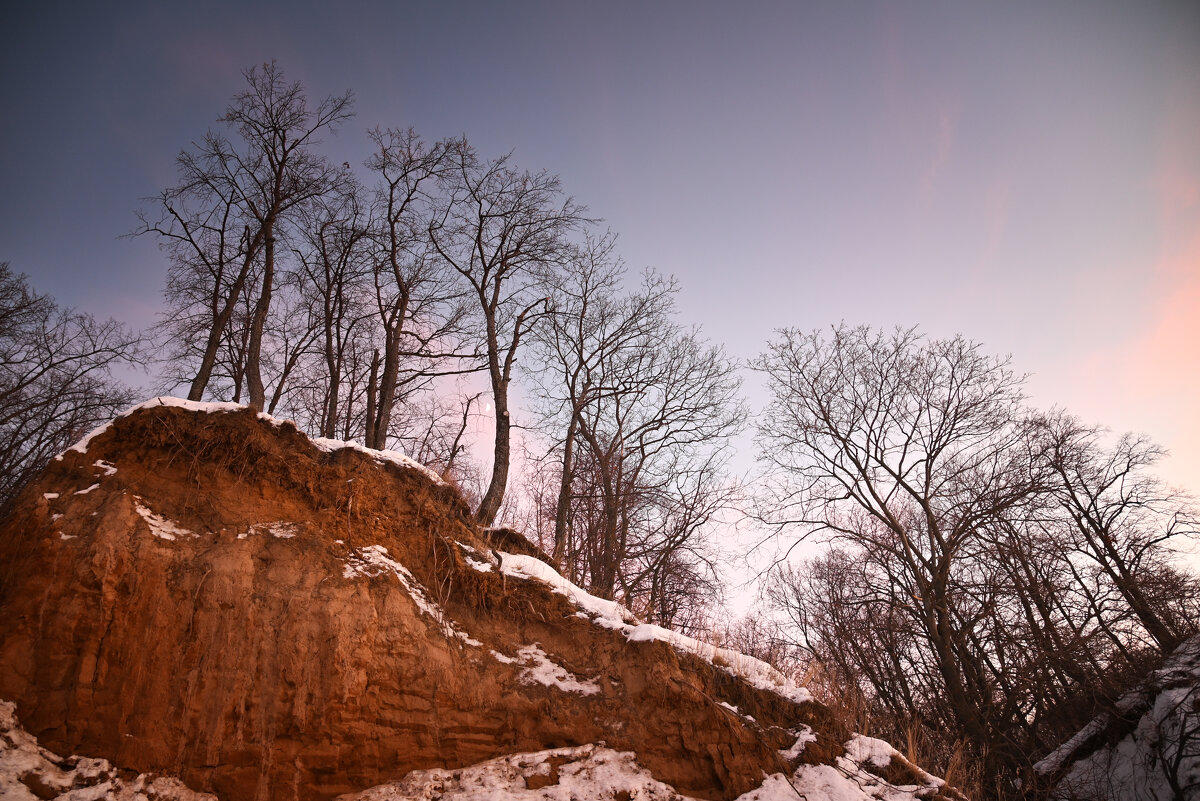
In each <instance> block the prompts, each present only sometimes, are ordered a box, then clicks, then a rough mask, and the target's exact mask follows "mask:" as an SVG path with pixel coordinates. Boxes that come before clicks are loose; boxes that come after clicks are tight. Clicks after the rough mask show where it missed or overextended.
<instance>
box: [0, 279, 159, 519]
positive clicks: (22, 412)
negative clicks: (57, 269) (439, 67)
mask: <svg viewBox="0 0 1200 801" xmlns="http://www.w3.org/2000/svg"><path fill="white" fill-rule="evenodd" d="M140 348H141V340H140V339H139V338H137V337H135V336H134V335H133V334H131V333H130V332H129V331H127V330H126V329H125V328H124V327H123V326H121V325H120V324H119V323H116V322H114V321H113V320H107V321H104V322H99V321H97V320H95V319H93V318H92V317H90V316H88V315H86V314H81V313H78V312H75V311H72V310H70V309H62V308H59V306H58V304H56V303H55V302H54V300H53V299H52V298H50V297H49V296H47V295H39V294H37V293H36V292H34V291H33V290H32V289H31V288H30V287H29V284H28V281H27V280H26V277H25V276H24V275H20V274H14V273H13V272H12V271H11V270H10V269H9V266H8V264H7V263H0V510H3V509H4V508H5V507H6V506H7V505H8V504H9V502H11V500H12V499H13V497H14V496H15V495H16V494H17V493H18V492H19V491H20V490H21V488H22V487H24V486H25V484H26V483H27V482H28V481H29V480H30V479H31V478H32V477H33V476H34V475H35V474H36V473H37V471H38V470H40V469H41V468H42V467H43V466H44V465H45V464H46V462H47V461H49V459H50V458H51V457H52V456H54V454H56V453H58V452H59V451H61V450H63V449H64V448H66V447H67V446H68V445H70V444H71V442H72V441H73V440H74V439H76V438H78V437H80V436H82V435H83V434H86V433H87V432H88V430H90V429H91V428H93V427H94V426H96V425H98V424H99V423H101V422H103V421H104V420H107V419H108V418H110V417H112V416H113V415H114V414H116V413H117V412H118V411H119V410H120V409H121V408H123V407H126V406H128V405H130V404H131V403H132V402H133V393H132V392H131V391H130V390H129V389H127V388H126V387H124V386H122V385H121V384H120V383H118V382H117V381H116V380H114V379H113V377H112V375H111V372H110V371H111V369H112V368H113V367H116V366H118V365H122V364H125V365H132V364H140V363H141V353H140Z"/></svg>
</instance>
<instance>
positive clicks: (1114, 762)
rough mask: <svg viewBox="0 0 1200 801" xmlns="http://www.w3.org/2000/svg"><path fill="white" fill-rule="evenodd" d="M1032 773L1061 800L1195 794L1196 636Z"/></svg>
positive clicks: (1198, 751) (1199, 679) (1199, 739)
mask: <svg viewBox="0 0 1200 801" xmlns="http://www.w3.org/2000/svg"><path fill="white" fill-rule="evenodd" d="M1034 770H1035V771H1036V772H1037V773H1038V774H1040V775H1041V777H1042V778H1043V780H1044V781H1046V782H1047V783H1048V785H1049V789H1048V791H1047V792H1048V795H1049V797H1050V798H1052V799H1062V800H1063V801H1070V799H1081V798H1082V799H1093V800H1094V801H1120V799H1124V798H1139V799H1145V801H1173V799H1189V798H1196V797H1198V796H1200V636H1196V637H1192V638H1191V639H1189V640H1186V641H1185V642H1184V643H1182V644H1181V645H1180V646H1179V647H1178V648H1176V649H1175V651H1174V652H1173V653H1172V654H1171V655H1170V656H1169V657H1167V659H1166V660H1165V661H1164V662H1163V664H1162V666H1161V667H1159V668H1158V669H1157V670H1154V671H1152V672H1151V673H1150V675H1149V676H1147V677H1146V678H1145V679H1144V680H1143V681H1142V682H1140V683H1139V684H1138V685H1137V686H1136V687H1134V688H1132V689H1131V690H1130V691H1129V692H1127V693H1125V694H1124V695H1122V696H1121V697H1120V698H1118V699H1117V701H1116V703H1115V704H1113V707H1112V709H1111V710H1108V711H1105V712H1103V713H1101V714H1100V715H1098V716H1097V717H1096V718H1095V719H1093V720H1092V721H1091V722H1090V723H1089V724H1088V725H1087V726H1085V727H1084V728H1083V729H1081V730H1080V731H1079V733H1078V734H1076V735H1075V736H1074V737H1072V738H1071V739H1070V740H1068V741H1067V742H1065V743H1063V745H1062V746H1061V747H1059V748H1058V749H1056V750H1055V751H1054V752H1053V753H1051V754H1049V755H1048V756H1047V757H1046V758H1045V759H1043V760H1041V761H1040V762H1038V763H1037V764H1036V765H1035V766H1034Z"/></svg>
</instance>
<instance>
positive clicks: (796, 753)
mask: <svg viewBox="0 0 1200 801" xmlns="http://www.w3.org/2000/svg"><path fill="white" fill-rule="evenodd" d="M788 733H789V734H791V735H793V736H794V737H795V738H796V742H794V743H792V746H791V748H787V749H784V750H782V751H780V752H779V755H780V756H781V757H783V758H784V759H785V760H787V761H788V762H791V761H792V760H793V759H799V758H800V755H801V754H802V753H804V747H805V746H806V745H808V744H809V743H815V742H816V741H817V733H816V732H815V731H813V730H812V728H811V727H810V726H806V725H804V724H800V728H799V729H793V730H792V731H790V732H788Z"/></svg>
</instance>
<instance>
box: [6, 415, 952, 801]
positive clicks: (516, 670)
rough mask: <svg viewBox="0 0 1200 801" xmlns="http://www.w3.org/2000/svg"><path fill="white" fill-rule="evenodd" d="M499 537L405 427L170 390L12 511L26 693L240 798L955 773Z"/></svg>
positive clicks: (812, 783)
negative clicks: (373, 431)
mask: <svg viewBox="0 0 1200 801" xmlns="http://www.w3.org/2000/svg"><path fill="white" fill-rule="evenodd" d="M485 537H486V534H485V533H483V532H479V531H478V530H476V529H475V528H474V527H473V526H472V524H471V521H470V516H469V513H468V509H467V508H466V507H465V505H464V504H463V502H462V500H461V499H460V498H459V496H458V495H457V493H456V492H455V490H454V489H453V488H451V487H450V486H447V485H445V484H444V483H442V482H441V481H440V480H439V479H438V477H437V476H436V475H434V474H433V473H431V472H430V471H428V470H427V469H425V468H423V467H421V466H420V465H417V464H415V463H413V462H411V461H410V460H407V459H405V458H404V457H402V456H400V455H399V454H395V453H390V452H375V451H367V450H365V449H363V448H361V447H358V446H355V445H353V444H348V443H342V442H333V441H328V440H310V439H309V438H307V437H306V436H304V435H303V434H302V433H300V432H299V431H298V430H296V428H295V427H294V426H293V425H292V424H290V423H287V422H282V421H278V420H273V419H271V418H269V417H266V416H265V415H256V414H254V413H253V412H251V411H248V410H246V409H244V408H242V407H238V406H235V405H233V404H194V403H187V402H183V401H178V400H174V399H156V400H154V401H151V402H148V403H147V404H143V405H142V406H141V407H139V408H137V409H135V410H132V411H131V412H129V413H127V414H125V415H123V416H121V417H120V418H118V419H117V420H115V421H114V422H113V423H111V424H110V425H108V426H106V427H104V428H102V429H101V430H99V431H97V432H95V433H93V434H92V435H90V436H89V437H88V438H86V439H85V440H84V441H82V442H80V443H79V444H78V445H76V446H75V447H74V448H72V449H71V450H69V451H67V452H66V453H64V454H63V455H62V456H60V457H59V458H58V459H57V460H56V461H54V462H53V463H52V464H51V465H50V466H49V467H48V468H47V470H46V471H45V472H44V473H43V474H42V475H41V477H40V478H39V479H38V480H36V481H35V482H34V483H33V485H31V486H30V487H29V488H28V489H27V490H26V492H25V493H24V494H23V496H22V498H21V499H20V501H19V503H18V504H17V506H16V507H15V509H14V511H13V514H11V515H10V516H9V519H8V520H6V521H5V522H4V524H3V527H2V528H0V565H2V566H3V567H2V568H0V699H4V700H7V701H11V702H15V704H16V715H17V716H18V717H19V719H20V721H21V724H22V725H23V726H24V730H27V731H28V735H29V736H32V737H36V738H37V740H38V742H39V743H40V744H41V746H43V747H44V749H49V750H48V751H46V752H45V753H47V754H49V753H50V752H55V753H58V754H84V755H87V756H88V757H94V758H101V759H104V760H108V761H109V762H111V763H112V764H113V765H116V766H119V768H120V769H121V770H123V771H133V772H134V773H142V774H154V775H159V776H171V777H178V778H179V779H181V780H182V781H183V782H184V783H186V784H187V785H188V787H190V788H192V789H193V790H197V791H202V792H211V793H214V794H216V795H217V796H218V797H219V798H221V799H326V798H333V797H337V796H341V795H346V794H356V793H358V794H360V795H357V796H355V797H358V798H364V799H365V798H370V799H391V798H408V797H421V798H437V797H445V798H454V797H462V798H466V797H481V796H483V795H485V791H486V794H487V795H486V797H494V798H518V797H539V798H543V797H544V798H559V797H561V798H567V797H572V793H574V794H575V796H576V797H622V798H633V797H637V798H676V797H679V796H680V795H683V796H687V797H693V798H701V799H732V798H737V797H746V798H759V799H770V798H795V797H796V793H797V792H801V793H803V794H805V795H807V797H808V798H809V799H810V801H811V800H812V799H816V798H822V797H828V798H895V799H900V798H913V797H921V798H933V797H938V796H941V797H955V796H957V794H956V793H955V792H954V791H953V790H950V789H948V788H945V787H944V785H943V784H942V783H941V782H940V781H939V780H936V779H934V778H932V777H930V776H928V775H927V774H925V773H924V772H923V771H921V770H919V769H918V768H916V767H915V766H912V765H910V764H909V763H907V762H906V761H905V760H904V759H903V757H901V756H900V755H899V754H898V753H896V752H895V751H894V750H893V749H892V748H891V747H890V746H887V745H886V744H885V743H882V742H880V741H878V740H871V739H869V738H863V737H858V736H856V735H853V734H852V733H851V732H850V731H849V730H848V729H847V728H846V727H845V726H844V725H843V724H842V723H841V722H840V721H838V720H837V719H836V718H835V716H833V715H832V714H831V713H830V712H829V710H827V709H826V708H825V707H823V706H822V705H821V704H819V703H816V702H815V701H813V700H812V699H811V697H810V696H809V695H808V693H807V692H806V691H804V690H803V689H801V688H797V687H795V686H793V685H792V684H790V683H789V682H788V681H787V680H786V679H785V678H784V677H783V676H781V675H780V674H778V673H777V672H775V671H774V670H772V669H771V668H770V667H768V666H767V665H764V664H762V663H760V662H757V661H756V660H753V659H750V658H748V657H745V656H742V655H740V654H736V653H733V652H729V651H724V650H721V649H716V648H713V647H711V646H707V645H705V644H703V643H699V642H697V641H694V640H690V639H687V638H684V637H681V636H679V635H676V634H674V633H672V632H669V631H666V630H664V629H661V628H658V627H656V626H652V625H646V624H642V623H640V622H639V621H637V620H635V619H633V617H632V616H631V615H630V614H629V613H628V612H627V611H625V610H624V609H622V608H621V607H619V606H617V605H616V604H613V603H611V602H606V601H602V600H600V599H597V598H593V597H592V596H589V595H587V594H586V593H584V592H583V591H582V590H580V589H579V588H577V587H574V586H573V585H571V584H569V583H568V582H566V581H565V580H564V579H562V578H561V577H560V576H559V575H558V574H557V573H556V572H554V570H553V569H552V568H551V567H549V566H548V565H547V564H545V563H544V562H543V561H540V560H539V559H538V558H537V557H536V556H535V555H533V552H532V550H530V551H529V552H528V553H508V552H504V551H502V550H497V549H496V548H494V547H493V543H492V542H489V541H488V540H487V539H486V538H485ZM501 547H508V546H501ZM12 725H13V726H14V727H15V725H16V724H15V721H14V722H13V724H12ZM12 730H13V731H24V730H18V729H15V728H14V729H12ZM22 736H25V735H24V734H22ZM14 737H15V735H13V736H6V737H5V738H2V740H0V744H4V747H5V749H6V750H5V751H4V753H3V754H0V771H2V770H3V769H6V767H5V766H10V765H11V764H15V762H14V760H16V762H19V761H20V760H17V759H16V757H13V754H16V753H17V750H18V749H17V746H16V745H14V743H15V742H16V740H15V739H14ZM22 742H25V741H24V740H22ZM47 758H48V757H47ZM29 770H31V771H32V770H33V769H32V768H30V769H29ZM13 775H16V774H13ZM29 775H30V776H33V775H34V774H33V773H30V774H29ZM130 777H131V780H132V774H130ZM10 778H11V777H10ZM19 778H20V777H19V776H18V779H19ZM30 781H31V782H32V781H34V780H33V779H30ZM397 782H398V783H397ZM34 783H35V784H36V782H34ZM22 786H25V787H29V786H30V783H29V782H24V784H23V785H22ZM371 788H373V789H371ZM898 788H901V789H898ZM31 792H32V791H31ZM47 792H49V791H47ZM35 795H36V796H37V797H42V798H49V797H55V796H54V795H53V794H38V793H36V792H35ZM99 797H104V796H99ZM110 797H116V796H110Z"/></svg>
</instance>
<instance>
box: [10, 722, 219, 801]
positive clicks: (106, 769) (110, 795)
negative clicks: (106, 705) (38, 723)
mask: <svg viewBox="0 0 1200 801" xmlns="http://www.w3.org/2000/svg"><path fill="white" fill-rule="evenodd" d="M32 787H37V788H38V789H39V793H38V794H34V792H33V790H32V789H31V788H32ZM0 798H3V799H6V801H37V799H39V798H42V799H55V800H56V801H147V799H157V800H158V801H216V796H213V795H208V794H206V793H197V792H194V791H192V790H190V789H188V788H187V786H186V785H184V783H183V782H181V781H179V779H175V778H164V777H153V776H149V775H146V774H140V775H138V776H137V777H135V778H132V779H127V778H121V775H120V774H119V773H118V771H117V770H116V768H114V767H113V766H112V765H111V764H110V763H109V762H108V760H105V759H92V758H89V757H79V756H73V757H70V758H68V759H63V758H62V757H60V756H58V755H57V754H54V753H52V752H50V751H48V750H46V749H45V748H41V747H40V746H38V742H37V738H35V737H34V736H33V735H31V734H29V732H27V731H25V729H24V728H22V727H21V725H20V723H19V722H18V721H17V716H16V707H15V706H14V705H13V704H12V703H9V702H8V701H0Z"/></svg>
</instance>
